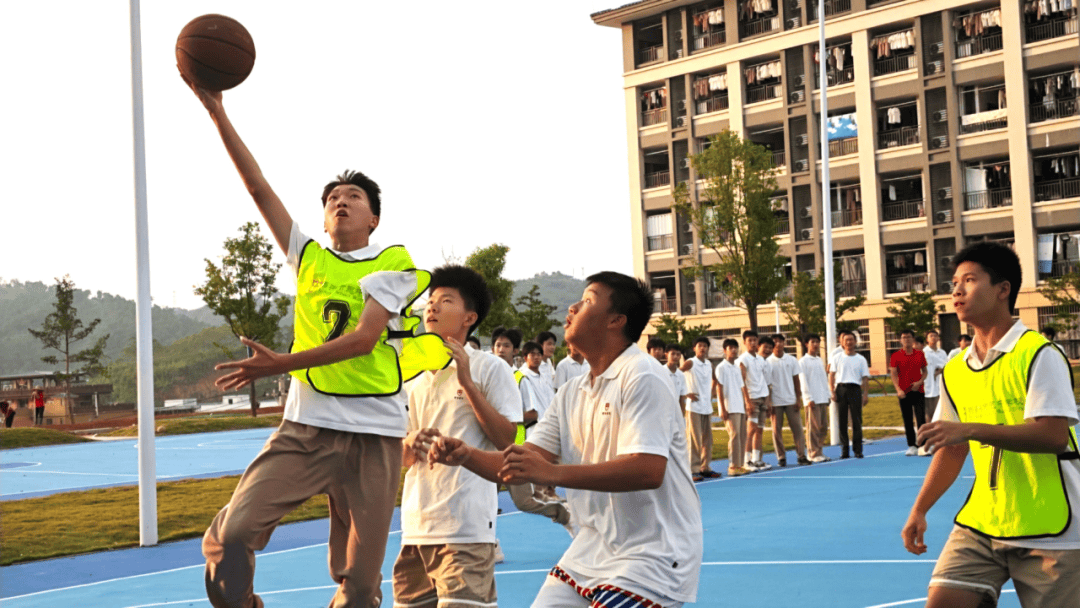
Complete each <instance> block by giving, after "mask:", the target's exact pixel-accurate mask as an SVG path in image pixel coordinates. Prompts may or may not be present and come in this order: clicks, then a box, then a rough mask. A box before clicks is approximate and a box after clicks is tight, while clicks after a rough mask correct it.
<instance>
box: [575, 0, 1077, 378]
mask: <svg viewBox="0 0 1080 608" xmlns="http://www.w3.org/2000/svg"><path fill="white" fill-rule="evenodd" d="M824 1H825V2H826V5H825V15H826V28H825V32H826V40H827V42H826V47H827V48H826V52H825V59H824V63H825V70H826V77H827V82H828V86H827V91H828V115H827V117H826V119H827V120H828V121H829V125H828V133H829V135H828V137H827V139H828V148H827V149H828V155H829V165H830V184H829V188H830V197H829V198H830V199H831V205H830V207H831V208H830V210H829V211H830V213H829V217H830V222H831V224H832V238H833V243H832V245H833V251H834V256H835V258H836V259H838V260H839V261H840V267H841V273H842V292H843V293H845V294H848V295H856V294H859V293H862V294H865V295H866V296H867V303H866V304H865V305H864V306H862V307H860V308H859V309H858V310H857V311H855V312H854V313H852V314H849V315H848V316H846V317H845V319H852V320H855V321H857V322H858V324H859V325H860V327H861V331H860V335H861V337H862V339H863V340H865V342H864V347H865V352H866V354H868V355H869V356H870V363H871V367H872V368H873V369H875V370H877V371H881V370H883V369H884V368H885V367H886V352H888V351H891V350H892V349H893V348H895V347H896V346H895V345H896V344H898V340H897V338H896V337H895V336H893V335H892V333H891V332H888V331H887V330H886V326H885V322H884V319H885V318H886V316H887V314H888V313H887V312H886V308H887V307H888V306H889V305H890V298H893V297H895V296H899V295H903V294H906V293H909V292H911V291H931V292H934V293H935V294H938V297H937V299H938V300H939V301H940V302H941V303H942V304H944V305H945V307H946V311H945V313H943V314H942V315H941V318H940V325H941V328H942V332H943V335H944V337H945V340H946V343H947V344H948V343H950V342H952V343H955V338H956V336H957V335H958V334H960V333H961V332H962V329H961V328H960V324H959V322H958V321H957V318H956V315H955V313H954V312H953V311H952V309H951V302H950V298H949V297H948V294H949V292H950V278H951V268H950V265H951V262H952V257H951V256H953V255H954V254H955V253H956V252H957V251H958V250H959V249H961V248H962V247H964V246H965V245H966V244H968V243H970V242H972V241H976V240H981V239H992V240H999V241H1003V242H1007V243H1009V244H1010V245H1012V246H1013V247H1014V249H1015V250H1016V252H1017V253H1018V254H1019V256H1020V260H1021V265H1022V268H1023V273H1024V287H1023V289H1022V290H1021V293H1020V296H1019V300H1018V308H1019V311H1018V312H1019V317H1020V318H1021V319H1023V320H1024V322H1025V324H1027V325H1028V327H1032V328H1036V327H1041V326H1042V325H1044V324H1045V323H1046V322H1047V321H1048V320H1049V316H1050V315H1051V310H1052V309H1050V308H1049V307H1048V306H1047V304H1048V302H1047V301H1046V300H1045V299H1044V298H1042V296H1040V295H1039V294H1038V293H1037V292H1036V291H1035V289H1036V287H1037V285H1036V283H1037V282H1038V281H1042V280H1045V279H1046V278H1047V277H1050V276H1054V275H1058V274H1061V273H1065V272H1069V271H1070V270H1072V269H1075V268H1076V267H1077V266H1078V265H1080V244H1078V241H1080V95H1078V91H1080V35H1078V28H1077V8H1076V7H1077V2H1075V1H1073V2H1061V3H1058V4H1047V3H1045V2H1042V3H1040V2H1038V1H1021V0H1000V2H999V1H998V0H992V1H990V2H957V1H946V2H941V1H935V0H879V1H873V0H824ZM592 18H593V20H594V22H596V23H597V24H599V25H603V26H609V27H617V28H620V29H621V30H622V32H623V63H624V66H623V67H624V83H625V107H626V117H627V137H628V142H629V146H628V147H629V150H630V159H629V161H630V172H629V174H630V192H631V196H630V199H631V200H630V210H631V217H632V221H631V225H632V227H633V228H632V229H633V232H634V234H633V237H634V239H633V242H634V265H635V266H634V267H635V272H636V273H637V274H638V275H639V276H641V277H643V278H646V279H647V280H648V281H649V283H650V284H651V285H652V287H653V289H654V291H655V293H656V298H657V307H656V309H657V312H658V313H660V312H670V313H674V314H678V315H682V316H685V317H688V320H689V321H690V322H691V324H695V325H697V324H702V323H705V324H708V325H709V326H710V327H712V328H713V334H714V335H717V336H728V335H732V334H736V333H738V332H739V331H740V330H741V329H743V328H745V327H746V326H747V324H748V320H747V315H746V313H745V311H743V310H741V309H739V308H736V307H734V306H733V305H732V303H731V302H729V301H728V300H727V299H726V298H725V297H724V296H723V294H722V293H720V292H718V291H717V290H716V289H714V288H713V281H711V280H708V277H705V280H702V279H698V280H692V279H690V278H689V277H688V276H687V275H685V274H683V272H682V270H681V268H683V267H685V265H686V264H685V263H686V262H687V261H689V260H690V259H699V260H703V261H705V262H706V263H708V262H709V261H710V256H712V255H715V254H713V253H712V252H708V251H705V250H704V249H703V248H702V247H701V243H700V241H699V240H698V238H697V235H696V234H695V233H694V231H693V229H692V226H691V225H690V223H689V222H688V221H687V220H686V218H682V217H678V216H677V215H676V214H674V213H673V212H672V210H671V205H672V203H673V198H672V193H673V189H674V186H675V185H677V184H679V183H687V184H688V186H689V187H690V188H689V190H690V192H691V197H692V199H693V200H694V204H698V203H697V189H698V188H699V187H701V185H702V184H701V182H699V181H698V180H697V176H696V175H695V174H694V171H693V169H692V168H691V166H690V162H689V160H688V156H690V155H691V154H694V153H696V152H699V151H700V150H701V149H702V147H703V146H704V145H707V138H708V137H709V136H710V135H712V134H716V133H718V132H720V131H722V130H724V129H730V130H732V131H735V132H737V133H739V134H740V135H741V136H742V137H744V138H746V139H749V140H751V141H754V142H756V143H759V144H761V145H763V146H766V147H767V148H769V149H771V150H772V151H773V155H774V159H775V161H776V164H777V166H778V171H777V191H776V193H775V199H776V200H775V205H774V208H775V209H776V217H777V228H776V234H777V235H776V238H777V239H778V240H779V242H780V244H781V251H782V252H783V254H784V255H785V256H787V257H788V258H789V259H790V260H791V263H790V271H791V272H815V271H818V270H819V269H820V268H821V267H822V257H823V256H822V238H823V237H822V234H823V233H822V228H823V222H824V217H825V214H824V213H823V209H822V201H823V198H824V197H823V196H822V185H821V159H820V156H821V152H820V150H821V144H820V135H819V134H820V122H819V120H820V114H821V107H820V104H821V92H820V90H819V85H818V82H819V77H820V71H819V69H820V67H819V66H820V64H821V63H822V61H821V60H820V58H819V57H818V40H819V32H818V24H817V1H816V0H740V1H738V2H736V1H734V0H714V1H708V2H696V3H695V2H691V1H680V0H641V1H638V2H633V3H631V4H628V5H625V6H622V7H620V8H616V9H611V10H607V11H603V12H600V13H596V14H594V15H592ZM772 310H773V307H772V305H769V306H767V307H763V308H762V309H761V310H760V311H759V315H758V316H759V319H762V320H763V323H762V325H764V326H766V327H768V326H770V325H771V321H772ZM1077 313H1078V314H1080V310H1078V311H1077ZM964 329H966V328H964ZM1062 338H1063V339H1062V340H1061V341H1062V343H1063V344H1064V345H1065V346H1066V348H1067V349H1069V350H1070V355H1071V356H1072V357H1073V358H1080V332H1074V333H1073V334H1071V335H1068V336H1062Z"/></svg>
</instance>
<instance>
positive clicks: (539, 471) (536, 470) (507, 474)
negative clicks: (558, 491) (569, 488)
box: [499, 444, 559, 486]
mask: <svg viewBox="0 0 1080 608" xmlns="http://www.w3.org/2000/svg"><path fill="white" fill-rule="evenodd" d="M499 479H501V480H502V482H503V483H506V484H511V485H517V484H521V483H533V484H536V485H538V486H557V485H559V481H558V480H557V479H556V474H555V465H553V464H551V463H550V462H548V460H547V459H546V458H544V457H543V456H541V455H540V454H539V453H537V452H534V451H532V450H526V449H525V448H524V447H523V446H520V445H516V444H514V445H511V446H508V447H507V448H506V449H505V450H503V467H502V469H500V470H499Z"/></svg>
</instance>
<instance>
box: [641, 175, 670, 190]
mask: <svg viewBox="0 0 1080 608" xmlns="http://www.w3.org/2000/svg"><path fill="white" fill-rule="evenodd" d="M670 185H671V171H656V172H654V173H646V174H645V189H649V188H660V187H662V186H670Z"/></svg>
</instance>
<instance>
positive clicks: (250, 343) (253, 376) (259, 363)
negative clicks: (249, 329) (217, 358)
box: [214, 338, 289, 391]
mask: <svg viewBox="0 0 1080 608" xmlns="http://www.w3.org/2000/svg"><path fill="white" fill-rule="evenodd" d="M240 342H241V343H242V344H243V345H244V346H247V347H248V348H250V349H251V352H252V353H254V354H252V355H251V356H250V357H248V358H247V359H241V360H240V361H229V362H227V363H218V364H217V365H215V366H214V369H215V370H223V369H231V370H236V371H232V372H229V373H228V374H225V375H224V376H222V377H220V378H218V379H217V380H215V381H214V384H215V385H217V387H218V388H220V389H222V390H226V391H229V390H234V389H238V388H244V387H245V386H247V385H249V384H251V383H252V382H254V381H255V380H257V379H259V378H265V377H266V376H275V375H277V374H283V373H285V372H287V371H289V370H288V369H286V366H285V359H284V355H282V354H281V353H275V352H274V351H272V350H270V349H269V348H266V347H265V346H263V345H262V344H259V343H258V342H255V341H254V340H249V339H247V338H240Z"/></svg>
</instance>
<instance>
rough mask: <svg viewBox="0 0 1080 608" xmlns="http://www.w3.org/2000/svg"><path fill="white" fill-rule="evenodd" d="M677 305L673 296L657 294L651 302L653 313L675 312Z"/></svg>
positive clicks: (677, 308) (677, 309)
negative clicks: (652, 302)
mask: <svg viewBox="0 0 1080 608" xmlns="http://www.w3.org/2000/svg"><path fill="white" fill-rule="evenodd" d="M678 312H679V306H678V304H677V302H676V300H675V298H669V297H666V296H662V295H657V296H656V298H655V300H654V304H653V314H677V313H678Z"/></svg>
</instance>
